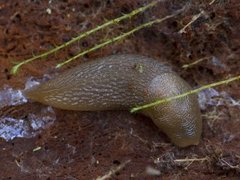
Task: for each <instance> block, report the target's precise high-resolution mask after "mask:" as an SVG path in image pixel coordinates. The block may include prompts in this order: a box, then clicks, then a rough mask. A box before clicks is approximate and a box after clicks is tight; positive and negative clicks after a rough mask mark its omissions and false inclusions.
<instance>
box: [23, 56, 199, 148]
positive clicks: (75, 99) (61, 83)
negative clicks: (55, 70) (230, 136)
mask: <svg viewBox="0 0 240 180" xmlns="http://www.w3.org/2000/svg"><path fill="white" fill-rule="evenodd" d="M190 89H191V87H190V86H189V85H188V84H187V83H186V82H185V81H184V80H183V79H182V78H180V77H179V76H178V75H177V74H176V73H174V72H173V71H172V70H171V68H170V67H169V66H166V65H164V64H162V63H160V62H158V61H156V60H154V59H151V58H147V57H143V56H138V55H113V56H109V57H105V58H100V59H97V60H95V61H90V62H88V63H84V64H80V65H79V66H77V67H75V68H73V69H71V70H69V71H67V72H65V73H63V74H61V75H60V76H58V77H56V78H55V79H52V80H50V81H48V82H45V83H43V84H40V85H39V86H37V87H33V88H31V89H28V90H26V91H25V92H24V94H25V96H26V97H28V98H30V99H32V100H35V101H38V102H41V103H43V104H48V105H51V106H53V107H57V108H61V109H66V110H81V111H99V110H115V109H127V110H128V109H130V108H132V107H134V106H137V105H142V104H146V103H150V102H152V101H155V100H158V99H162V98H164V97H169V96H173V95H176V94H180V93H183V92H186V91H188V90H190ZM141 113H142V114H144V115H146V116H148V117H150V118H151V119H152V120H153V122H154V123H155V124H156V125H157V126H158V127H159V128H160V129H161V130H162V131H163V132H164V133H166V134H167V135H168V137H169V138H170V139H171V141H172V142H173V143H174V144H176V145H178V146H181V147H185V146H189V145H196V144H198V143H199V140H200V136H201V132H202V120H201V116H200V109H199V105H198V102H197V97H196V96H195V95H189V96H186V97H184V98H181V99H176V100H173V101H171V102H169V103H167V104H163V105H159V106H154V107H152V108H148V109H144V110H142V111H141Z"/></svg>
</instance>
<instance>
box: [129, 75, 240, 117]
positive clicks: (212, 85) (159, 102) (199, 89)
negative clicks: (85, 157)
mask: <svg viewBox="0 0 240 180" xmlns="http://www.w3.org/2000/svg"><path fill="white" fill-rule="evenodd" d="M237 80H240V75H238V76H235V77H231V78H229V79H226V80H222V81H218V82H215V83H212V84H207V85H204V86H202V87H200V88H197V89H194V90H190V91H187V92H185V93H182V94H179V95H176V96H172V97H167V98H164V99H160V100H157V101H155V102H153V103H149V104H145V105H142V106H138V107H134V108H132V109H131V110H130V112H131V113H133V112H137V111H139V110H142V109H146V108H150V107H153V106H156V105H159V104H163V103H167V102H169V101H172V100H175V99H179V98H182V97H185V96H188V95H190V94H196V93H198V92H200V91H202V90H204V89H208V88H212V87H216V86H220V85H223V84H228V83H230V82H233V81H237Z"/></svg>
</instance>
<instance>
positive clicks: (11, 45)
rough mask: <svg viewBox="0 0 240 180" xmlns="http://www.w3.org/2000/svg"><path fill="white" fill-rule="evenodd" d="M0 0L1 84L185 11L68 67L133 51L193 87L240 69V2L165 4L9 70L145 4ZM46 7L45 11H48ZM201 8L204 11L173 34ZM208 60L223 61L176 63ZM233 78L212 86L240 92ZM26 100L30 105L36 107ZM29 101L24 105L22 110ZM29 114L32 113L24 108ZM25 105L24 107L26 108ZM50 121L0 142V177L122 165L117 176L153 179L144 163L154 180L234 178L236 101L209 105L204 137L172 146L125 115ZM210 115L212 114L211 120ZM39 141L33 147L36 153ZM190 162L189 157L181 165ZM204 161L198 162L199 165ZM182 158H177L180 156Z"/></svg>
mask: <svg viewBox="0 0 240 180" xmlns="http://www.w3.org/2000/svg"><path fill="white" fill-rule="evenodd" d="M49 2H50V1H38V0H34V1H27V0H22V1H17V0H1V1H0V67H1V68H0V82H1V84H0V85H1V86H0V87H1V88H2V87H3V86H4V85H5V84H8V85H9V86H11V87H13V88H23V87H24V84H25V82H26V79H27V78H29V77H30V76H34V77H42V75H43V74H52V73H54V72H55V70H54V66H55V65H56V63H58V62H60V61H63V60H64V59H66V58H67V57H70V56H73V55H74V54H76V53H77V52H78V51H80V50H83V49H86V48H88V47H92V46H93V45H95V44H97V43H99V42H100V41H101V40H102V39H107V38H110V37H113V36H116V35H117V34H120V33H121V32H126V31H127V30H130V29H131V28H133V27H134V26H137V25H140V24H141V23H143V22H147V21H150V20H151V19H153V18H154V17H164V16H166V15H168V14H172V13H174V11H175V10H177V9H180V8H181V7H183V6H184V5H185V4H188V6H187V8H186V9H185V11H184V12H183V13H182V14H181V15H179V16H177V17H175V18H172V19H170V20H168V21H166V22H164V23H162V24H157V25H154V26H152V27H150V28H145V29H144V30H141V31H139V32H137V33H135V34H134V35H132V36H131V37H128V38H127V39H124V40H122V41H121V42H118V43H114V44H112V45H110V46H108V47H105V48H103V49H101V50H97V51H95V52H93V53H90V54H88V55H86V56H84V57H82V58H80V59H79V60H77V61H75V62H73V63H71V64H70V65H69V66H68V67H64V68H63V69H61V71H63V70H65V69H66V68H70V67H73V66H75V65H76V64H80V63H82V62H84V61H91V60H93V59H94V58H96V57H103V56H107V55H109V54H116V53H133V54H142V55H146V56H150V57H153V58H156V59H162V60H164V61H168V62H169V63H170V64H172V65H173V67H174V68H175V69H176V71H177V72H178V73H179V74H180V75H181V76H182V77H183V78H185V79H186V80H187V81H188V82H189V83H190V84H191V85H193V86H195V87H196V86H200V85H204V84H208V83H211V82H215V81H218V80H222V79H225V78H227V77H230V76H236V75H238V74H239V69H240V61H239V58H240V33H239V30H240V21H239V19H240V1H239V0H232V1H231V0H226V1H224V0H216V1H215V2H213V4H212V5H209V3H210V2H211V0H209V1H207V0H202V1H201V0H199V1H184V0H179V1H174V0H170V1H166V2H162V3H159V4H158V6H156V7H155V8H152V9H151V10H148V11H146V12H144V13H142V14H140V15H138V16H136V17H134V18H131V20H125V21H123V22H122V23H120V24H119V25H114V26H111V27H109V28H107V29H106V30H102V31H100V32H98V33H96V34H94V35H91V36H90V37H88V38H85V39H84V40H81V41H80V42H78V43H76V44H74V45H71V46H70V47H69V48H65V49H64V50H62V51H61V52H59V53H57V54H54V55H52V56H49V57H48V58H47V59H45V60H39V61H36V62H33V63H31V64H28V65H26V66H24V67H23V68H22V69H21V70H20V72H19V73H18V74H17V76H12V75H11V74H10V69H11V67H12V63H13V62H14V61H20V60H23V59H26V58H29V57H31V56H32V55H33V54H38V53H40V52H44V51H46V50H48V49H51V48H53V47H54V46H55V45H59V44H61V43H63V42H66V41H68V40H69V39H71V38H72V37H75V36H76V35H78V34H79V33H81V32H84V31H86V30H88V29H91V28H94V27H96V26H97V25H100V24H102V23H103V22H105V21H106V20H107V19H112V18H116V17H119V16H121V15H122V14H123V13H128V12H130V11H132V10H133V9H136V8H138V7H140V6H143V5H144V4H146V1H143V0H131V1H129V0H115V1H113V0H108V1H100V0H82V1H78V0H64V1H52V3H49ZM48 8H49V9H51V14H48V13H47V9H48ZM200 9H202V10H204V15H203V16H201V17H200V18H199V19H198V20H197V21H195V22H194V23H193V24H192V25H191V26H189V27H188V28H187V29H186V32H185V33H183V34H180V33H178V31H179V30H180V29H181V28H183V26H184V25H186V24H187V23H188V22H189V21H190V20H191V18H192V16H194V15H196V14H198V13H199V10H200ZM210 55H212V56H215V57H217V58H218V60H219V61H220V62H221V64H223V65H224V66H225V67H224V68H223V67H219V66H216V65H213V64H212V63H211V61H207V60H206V61H203V62H201V63H199V64H197V65H195V66H193V67H192V68H190V69H187V70H184V69H182V68H181V66H182V65H183V64H187V63H191V62H193V61H196V60H197V59H200V58H202V57H206V56H210ZM239 86H240V83H239V81H238V82H234V83H231V84H228V85H224V86H221V87H218V88H217V89H218V90H219V91H226V92H228V93H230V95H232V97H233V98H235V99H239V98H240V91H239ZM32 106H35V105H34V104H33V105H32ZM32 106H26V108H29V107H30V110H31V107H32ZM28 111H29V109H28ZM28 111H27V112H28ZM56 113H57V120H56V121H55V123H54V125H52V126H51V127H50V128H48V129H45V130H44V131H43V132H42V133H41V134H40V135H39V136H38V137H35V138H32V139H24V138H17V139H14V140H12V141H10V142H5V140H1V142H0V177H1V179H95V178H97V177H99V176H103V175H105V174H107V173H108V172H109V171H110V170H111V169H114V168H116V167H117V166H119V165H124V163H125V162H126V161H128V160H130V161H128V163H127V164H126V165H125V167H124V168H123V169H121V170H120V171H118V172H117V173H115V174H113V176H112V177H113V178H114V179H129V178H131V177H132V178H134V179H154V178H159V177H153V176H150V175H149V174H147V173H146V167H152V168H154V169H157V170H159V171H160V177H161V179H177V178H180V179H196V178H198V179H224V178H231V179H233V178H239V176H240V143H239V141H240V131H239V129H240V119H239V117H240V111H239V107H238V108H237V107H233V106H227V105H226V106H218V107H209V108H208V109H207V110H206V111H204V112H202V114H203V123H204V127H203V135H202V136H203V137H202V140H201V143H200V144H199V145H198V146H195V147H188V148H184V149H180V148H178V147H175V146H174V145H172V144H171V143H170V142H169V140H168V139H167V138H166V136H165V135H164V134H162V133H161V132H160V131H159V130H158V129H157V128H156V127H155V125H154V124H153V123H152V122H151V120H150V119H148V118H146V117H143V116H141V115H132V114H130V113H128V112H124V111H114V112H71V111H61V110H57V109H56ZM214 117H215V118H214ZM38 146H40V147H41V149H40V150H39V151H36V152H33V149H34V148H36V147H38ZM186 158H195V159H196V161H194V162H191V161H187V160H186ZM201 158H204V160H202V161H200V159H201ZM181 159H182V160H183V161H184V162H177V161H179V160H181Z"/></svg>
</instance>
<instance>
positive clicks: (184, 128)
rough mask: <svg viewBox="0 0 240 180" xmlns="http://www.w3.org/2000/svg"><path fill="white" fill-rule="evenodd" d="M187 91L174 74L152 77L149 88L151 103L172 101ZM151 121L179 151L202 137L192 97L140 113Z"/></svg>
mask: <svg viewBox="0 0 240 180" xmlns="http://www.w3.org/2000/svg"><path fill="white" fill-rule="evenodd" d="M189 90H191V88H190V86H189V85H188V84H187V83H186V82H185V81H184V80H183V79H182V78H180V77H179V76H177V75H176V74H174V73H164V74H162V75H159V76H156V77H155V78H154V79H153V80H152V82H151V83H150V86H149V92H150V93H149V94H152V95H151V97H150V99H151V101H154V100H159V99H163V98H164V97H165V98H166V97H172V96H174V95H177V94H181V93H184V92H186V91H189ZM143 114H145V115H147V116H149V117H151V118H152V120H153V122H154V123H155V124H156V125H157V126H158V127H159V129H161V130H162V131H163V132H164V133H165V134H167V136H168V137H169V138H170V139H171V141H172V142H173V143H174V144H176V145H177V146H179V147H186V146H189V145H197V144H198V143H199V140H200V137H201V133H202V119H201V114H200V108H199V104H198V101H197V97H196V95H188V96H185V97H183V98H179V99H176V100H172V101H170V102H167V103H164V104H160V105H157V106H154V107H151V108H148V109H145V110H143Z"/></svg>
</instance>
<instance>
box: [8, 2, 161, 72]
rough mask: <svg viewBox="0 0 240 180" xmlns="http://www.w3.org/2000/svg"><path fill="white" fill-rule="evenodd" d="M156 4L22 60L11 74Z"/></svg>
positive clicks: (153, 3) (134, 11) (154, 3)
mask: <svg viewBox="0 0 240 180" xmlns="http://www.w3.org/2000/svg"><path fill="white" fill-rule="evenodd" d="M158 2H159V0H157V1H153V2H151V3H149V4H148V5H146V6H143V7H141V8H138V9H135V10H133V11H132V12H131V13H129V14H125V15H123V16H121V17H118V18H116V19H112V20H110V21H107V22H106V23H104V24H102V25H100V26H97V27H96V28H94V29H91V30H89V31H86V32H84V33H82V34H80V35H79V36H77V37H74V38H72V39H71V40H70V41H68V42H66V43H63V44H62V45H59V46H56V47H55V48H53V49H51V50H49V51H47V52H45V53H42V54H39V55H36V56H33V57H31V58H29V59H26V60H24V61H22V62H20V63H17V64H16V65H15V66H13V68H12V69H11V73H12V74H14V75H15V74H16V73H17V72H18V70H19V68H20V67H21V66H23V65H25V64H27V63H29V62H32V61H34V60H36V59H40V58H44V57H47V56H49V55H50V54H53V53H55V52H57V51H59V50H61V49H63V48H65V47H67V46H69V45H70V44H72V43H74V42H76V41H79V40H80V39H82V38H84V37H87V36H89V35H90V34H93V33H95V32H97V31H99V30H101V29H104V28H106V27H108V26H110V25H112V24H117V23H119V22H120V21H122V20H124V19H127V18H131V17H133V16H135V15H137V14H139V13H141V12H144V11H145V10H147V9H149V8H151V7H153V6H155V5H156V4H157V3H158Z"/></svg>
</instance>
